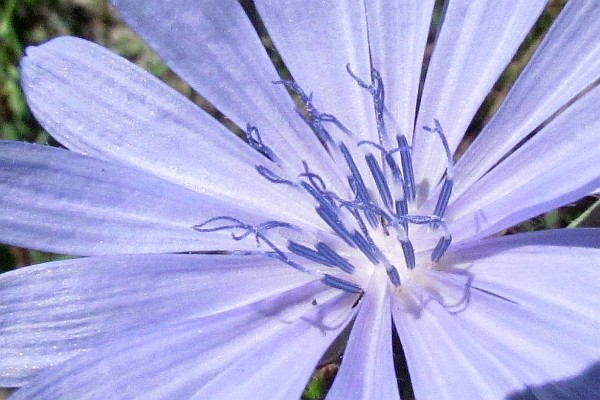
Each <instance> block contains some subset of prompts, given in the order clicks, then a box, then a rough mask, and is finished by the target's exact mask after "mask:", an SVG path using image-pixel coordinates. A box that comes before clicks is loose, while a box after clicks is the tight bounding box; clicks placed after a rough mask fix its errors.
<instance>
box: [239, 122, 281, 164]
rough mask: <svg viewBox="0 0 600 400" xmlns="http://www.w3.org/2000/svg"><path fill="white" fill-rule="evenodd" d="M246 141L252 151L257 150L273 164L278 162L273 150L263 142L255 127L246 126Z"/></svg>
mask: <svg viewBox="0 0 600 400" xmlns="http://www.w3.org/2000/svg"><path fill="white" fill-rule="evenodd" d="M246 140H248V144H250V146H252V148H253V149H255V150H257V151H258V152H259V153H261V154H262V155H263V156H265V157H267V158H268V159H269V160H271V161H274V162H275V161H278V158H277V156H276V155H275V153H274V152H273V150H271V148H270V147H269V146H267V145H266V144H265V143H264V142H263V140H262V137H261V136H260V132H259V131H258V128H257V127H255V126H253V125H250V124H247V125H246Z"/></svg>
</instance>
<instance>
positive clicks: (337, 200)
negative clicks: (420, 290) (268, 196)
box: [194, 66, 453, 293]
mask: <svg viewBox="0 0 600 400" xmlns="http://www.w3.org/2000/svg"><path fill="white" fill-rule="evenodd" d="M347 71H348V73H349V75H350V76H351V77H352V79H354V80H355V81H356V83H357V84H358V85H359V86H360V87H362V88H363V89H365V90H367V91H368V92H369V93H370V94H371V96H372V98H373V106H374V109H375V116H376V121H377V130H378V134H379V143H376V142H372V141H364V140H363V141H359V140H358V139H357V138H356V136H355V135H354V134H353V132H351V131H350V130H349V129H348V128H347V127H346V126H345V125H344V124H343V123H342V122H341V121H339V120H338V119H337V118H336V117H335V116H333V115H331V114H326V113H322V112H320V111H319V110H318V109H317V108H316V107H315V106H314V104H313V102H312V95H306V93H305V92H304V91H303V90H302V89H301V88H300V87H299V86H298V85H297V84H296V83H295V82H292V81H278V82H275V83H277V84H283V85H286V86H287V87H288V88H289V89H290V90H291V91H293V92H294V93H295V94H296V95H298V97H299V98H300V100H301V101H302V102H303V104H304V106H305V110H297V111H298V114H299V115H300V116H301V117H302V119H303V120H304V122H305V123H306V124H307V125H308V126H309V127H310V128H311V129H312V131H313V132H314V133H315V135H316V136H317V137H318V139H319V140H320V141H321V143H322V144H323V146H324V147H325V149H326V150H327V152H328V153H329V156H330V157H331V158H332V159H333V161H334V162H335V163H336V164H337V165H341V166H342V167H343V168H344V170H345V172H346V177H347V183H348V192H347V193H336V192H335V191H332V190H329V188H328V187H327V185H326V183H325V180H324V179H323V177H321V176H320V175H319V174H318V173H316V172H314V171H312V170H311V169H310V165H308V163H307V162H303V168H302V172H301V173H299V174H298V175H297V176H295V177H284V176H280V175H278V174H277V173H275V172H274V171H273V170H271V169H269V168H268V167H267V166H265V165H257V166H256V170H257V172H258V173H259V174H260V175H261V176H262V177H263V178H264V179H266V180H267V181H268V182H271V183H273V184H277V185H288V186H290V187H292V188H293V190H295V191H297V193H298V196H303V197H305V198H307V201H310V202H312V204H313V205H314V211H315V213H316V214H317V215H318V216H319V218H320V219H321V220H322V221H323V222H324V223H325V224H326V225H327V226H328V227H329V228H330V230H331V231H332V232H333V234H332V235H329V236H327V239H324V238H321V237H315V235H313V234H310V233H307V232H305V231H304V230H303V229H302V228H300V227H297V226H295V225H293V224H290V223H287V222H285V221H265V222H263V223H261V224H258V225H249V224H246V223H244V222H243V221H240V220H239V219H236V218H233V217H230V216H216V217H214V218H211V219H209V220H207V221H204V222H203V223H201V224H199V225H196V226H194V229H195V230H196V231H198V232H203V233H209V232H215V231H221V230H230V231H231V232H232V233H231V235H232V238H233V239H234V240H244V239H246V238H247V237H249V236H254V238H255V240H256V243H257V246H258V247H260V246H261V244H262V245H264V246H263V247H261V249H260V251H259V253H261V254H264V255H266V256H268V257H273V258H276V259H278V260H280V261H282V262H283V263H285V264H287V265H289V266H291V267H293V268H295V269H297V270H300V271H302V272H305V273H309V274H313V275H317V276H319V277H320V279H321V281H322V282H323V283H324V284H326V285H328V286H331V287H334V288H337V289H340V290H343V291H346V292H349V293H362V292H363V290H364V289H365V285H366V283H367V282H368V277H369V276H370V275H371V274H372V272H373V270H374V268H384V269H385V272H386V273H387V276H388V278H389V281H390V282H391V284H393V285H394V286H395V287H398V288H400V287H402V285H403V280H404V277H407V276H408V274H409V273H410V271H412V270H413V269H415V268H416V267H417V257H416V255H415V253H416V250H415V249H417V250H418V252H419V254H421V253H428V256H429V260H430V262H433V263H437V262H438V261H439V260H440V259H441V258H442V256H443V255H444V253H445V252H446V250H447V249H448V247H449V245H450V243H451V240H452V237H451V235H450V232H449V230H448V228H447V226H446V223H445V221H444V213H445V211H446V207H447V205H448V201H449V199H450V195H451V193H452V187H453V162H452V155H451V152H450V149H449V147H448V143H447V140H446V137H445V136H444V133H443V130H442V126H441V124H440V123H439V122H438V121H437V120H434V127H432V128H430V127H424V130H425V131H427V132H429V133H430V134H436V135H437V136H438V137H439V138H440V140H441V142H442V144H443V146H444V149H445V152H446V157H447V168H446V174H445V176H444V178H443V181H442V182H441V185H440V191H439V195H438V197H437V202H436V205H435V208H434V211H433V213H432V214H425V215H423V214H418V213H413V210H416V209H417V205H416V203H417V202H416V200H417V196H416V185H415V177H414V172H413V161H412V160H413V153H412V148H411V147H410V146H409V144H408V140H407V139H406V137H405V136H404V134H402V133H401V132H399V131H398V132H397V133H396V134H392V135H391V136H390V132H389V131H393V130H394V123H393V122H394V120H393V118H392V116H391V115H390V113H389V112H388V110H387V108H386V106H385V92H384V85H383V81H382V78H381V76H380V74H379V73H378V72H377V71H376V70H375V69H373V70H372V72H371V83H370V84H367V83H366V82H364V81H363V80H361V79H360V78H359V77H357V76H356V75H355V74H354V73H353V72H352V70H351V69H350V67H349V66H347ZM390 125H391V127H392V129H390ZM396 131H397V129H396ZM246 135H247V140H248V143H249V144H250V145H251V146H252V147H253V148H254V149H255V150H257V151H258V152H260V153H261V154H262V155H263V156H265V157H266V158H267V159H269V160H270V161H272V162H274V163H278V161H279V157H278V155H277V154H275V152H274V151H273V150H272V149H271V148H270V147H269V146H268V145H267V144H266V143H264V142H263V140H262V137H261V135H260V131H259V130H258V128H257V127H255V126H252V125H248V126H247V129H246ZM389 137H392V138H393V139H394V140H393V141H392V142H395V145H394V146H393V147H391V148H387V147H386V146H384V143H387V142H389V141H386V140H384V138H389ZM413 230H415V231H417V232H416V233H413ZM424 237H426V238H428V239H431V238H432V237H435V238H436V239H437V242H436V244H435V246H432V244H431V242H430V241H427V240H425V241H424V240H419V239H422V238H424ZM424 243H429V244H424ZM265 246H266V249H265ZM427 246H429V247H427ZM431 247H433V248H431ZM253 253H255V252H253ZM315 265H316V267H315Z"/></svg>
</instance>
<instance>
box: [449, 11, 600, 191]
mask: <svg viewBox="0 0 600 400" xmlns="http://www.w3.org/2000/svg"><path fill="white" fill-rule="evenodd" d="M599 19H600V3H598V2H597V1H587V0H572V1H569V2H568V3H567V4H566V6H565V8H564V10H563V11H562V12H561V14H560V15H559V17H558V18H557V19H556V21H555V22H554V24H553V25H552V28H551V29H550V31H549V32H548V33H547V34H546V36H545V38H544V41H543V42H542V43H541V44H540V46H539V47H538V49H537V51H536V53H535V54H534V55H533V57H532V58H531V61H530V62H529V64H528V65H527V67H526V68H525V70H524V71H523V73H522V74H521V76H520V77H519V79H518V80H517V82H515V84H514V86H513V88H512V89H511V91H510V92H509V94H508V96H507V98H506V100H505V102H504V104H503V105H502V106H501V108H500V109H499V110H498V112H497V113H496V114H495V115H494V117H493V118H492V120H491V121H490V123H489V124H488V125H487V126H486V127H485V128H484V130H483V131H482V132H481V134H480V135H479V136H477V138H476V140H475V142H473V144H472V145H471V146H470V147H469V149H468V150H467V152H466V153H465V154H464V155H463V157H462V158H461V160H460V161H459V162H458V163H457V165H456V185H455V188H456V190H455V192H454V193H455V195H456V196H458V195H460V194H462V193H463V192H464V191H466V190H467V189H468V188H469V186H470V185H471V184H472V183H473V182H475V181H477V180H478V179H479V178H480V177H481V176H482V175H483V174H485V172H487V171H488V170H489V169H490V168H492V167H493V166H494V164H496V163H497V162H498V160H500V159H501V158H502V157H503V156H504V155H506V153H508V152H509V150H511V149H512V148H513V147H515V146H516V145H517V144H518V143H519V141H521V140H522V139H523V138H525V137H526V135H528V134H529V133H530V132H532V131H534V130H535V129H536V128H537V127H538V126H539V125H541V124H542V123H543V122H544V121H545V120H546V119H548V118H549V117H550V116H551V115H552V114H554V113H555V112H556V111H558V110H559V109H560V108H561V107H562V106H564V105H565V104H566V103H567V102H568V101H570V100H572V99H573V98H574V97H575V96H576V95H577V94H579V92H581V91H582V90H584V89H585V88H586V87H587V86H588V85H590V84H591V83H593V82H594V81H595V80H596V79H598V77H600V24H598V20H599Z"/></svg>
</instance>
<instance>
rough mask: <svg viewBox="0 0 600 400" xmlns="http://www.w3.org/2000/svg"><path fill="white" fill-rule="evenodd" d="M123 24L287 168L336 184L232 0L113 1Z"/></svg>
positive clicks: (330, 166) (328, 164)
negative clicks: (305, 168)
mask: <svg viewBox="0 0 600 400" xmlns="http://www.w3.org/2000/svg"><path fill="white" fill-rule="evenodd" d="M112 3H113V5H114V6H115V7H116V8H117V10H118V11H119V13H120V14H121V15H122V16H123V18H124V19H125V21H127V23H128V24H129V25H130V26H131V27H132V28H133V29H134V30H136V31H137V32H138V33H139V34H140V35H141V36H142V37H143V38H144V39H145V41H146V42H147V43H148V44H149V45H150V47H152V48H153V49H154V50H155V51H156V52H157V53H158V55H159V56H160V57H161V58H162V59H163V60H165V62H166V63H167V64H168V65H169V66H170V67H171V68H172V69H173V70H174V71H175V72H176V73H177V74H179V75H180V76H181V77H182V78H183V79H184V80H185V81H186V82H187V83H189V84H190V85H191V86H192V87H193V88H194V89H195V90H196V91H198V92H199V93H200V94H201V95H202V96H204V97H205V98H206V99H207V100H208V101H209V102H210V103H211V104H213V105H214V106H215V107H216V108H217V109H218V110H219V111H221V112H222V113H223V114H225V115H226V116H227V117H228V118H229V119H231V120H232V121H233V122H234V123H235V124H236V125H237V126H239V127H241V128H242V129H243V128H245V127H246V124H252V125H254V126H256V127H257V128H258V129H259V130H260V132H261V135H262V136H263V138H265V142H266V143H267V144H268V145H269V146H270V147H271V148H272V149H273V150H274V152H275V153H277V154H278V155H279V156H280V158H281V160H282V163H283V164H284V165H285V167H287V168H288V169H290V170H292V171H295V172H300V171H301V170H302V160H306V161H308V162H309V163H310V165H311V167H312V168H313V169H314V170H316V171H317V172H319V173H320V174H322V175H324V176H326V177H327V179H330V180H331V181H329V182H328V184H331V185H334V186H337V185H338V184H340V182H341V181H339V180H337V179H336V169H335V168H334V166H333V163H332V162H331V160H330V158H329V157H327V155H326V153H325V151H324V149H323V146H321V144H320V143H319V142H318V140H317V139H316V137H315V135H314V134H313V133H312V131H311V130H310V129H308V127H307V126H305V124H304V123H303V122H302V121H301V119H300V118H299V116H298V115H296V113H295V112H294V109H295V105H294V103H293V102H292V101H291V99H290V97H289V95H288V93H287V91H286V90H285V88H284V87H283V86H282V85H275V84H273V81H277V80H279V79H280V77H279V75H278V73H277V71H276V69H275V68H274V67H273V64H272V63H271V61H270V59H269V57H268V55H267V52H266V51H265V48H264V47H263V44H262V42H261V39H260V37H259V36H258V35H257V33H256V31H255V30H254V27H253V26H252V24H251V23H250V21H249V20H248V17H247V16H246V13H245V12H244V10H243V9H242V7H241V5H240V3H239V2H238V1H237V0H219V1H218V2H215V1H213V0H202V1H199V0H176V1H162V0H147V1H144V2H140V1H137V0H112Z"/></svg>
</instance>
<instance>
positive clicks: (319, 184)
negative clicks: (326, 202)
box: [300, 161, 327, 192]
mask: <svg viewBox="0 0 600 400" xmlns="http://www.w3.org/2000/svg"><path fill="white" fill-rule="evenodd" d="M302 165H303V166H304V171H305V172H303V173H302V174H300V176H301V177H306V178H308V181H309V182H310V184H311V185H312V186H313V187H314V188H316V189H317V190H320V191H322V192H324V191H325V190H327V186H326V185H325V181H324V180H323V178H321V177H320V176H319V175H318V174H316V173H314V172H311V171H310V168H308V163H307V162H306V161H302Z"/></svg>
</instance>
